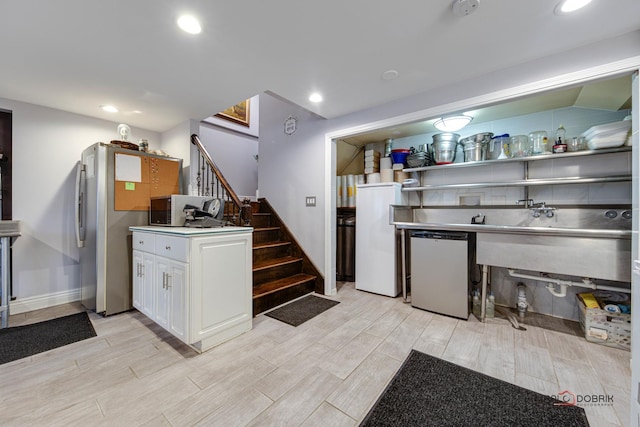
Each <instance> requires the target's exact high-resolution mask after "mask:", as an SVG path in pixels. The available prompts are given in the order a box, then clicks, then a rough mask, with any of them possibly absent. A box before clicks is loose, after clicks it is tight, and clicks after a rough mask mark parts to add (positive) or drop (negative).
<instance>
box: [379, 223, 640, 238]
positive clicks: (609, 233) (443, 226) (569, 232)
mask: <svg viewBox="0 0 640 427" xmlns="http://www.w3.org/2000/svg"><path fill="white" fill-rule="evenodd" d="M391 224H393V225H395V226H396V227H397V228H398V229H407V230H450V231H467V232H472V233H502V234H505V233H507V234H532V235H537V236H542V235H544V236H569V237H590V238H602V239H631V235H632V231H631V230H603V229H590V228H564V227H519V226H511V225H489V224H487V225H485V224H451V223H428V222H427V223H418V222H392V223H391Z"/></svg>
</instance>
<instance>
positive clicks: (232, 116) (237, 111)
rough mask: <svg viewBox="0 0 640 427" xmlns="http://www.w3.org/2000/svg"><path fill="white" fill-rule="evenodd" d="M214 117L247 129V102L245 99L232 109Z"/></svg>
mask: <svg viewBox="0 0 640 427" xmlns="http://www.w3.org/2000/svg"><path fill="white" fill-rule="evenodd" d="M215 117H219V118H221V119H224V120H228V121H230V122H233V123H237V124H239V125H242V126H246V127H249V100H248V99H245V100H244V101H242V102H240V103H238V104H236V105H234V106H233V107H229V108H227V109H226V110H224V111H222V112H220V113H218V114H216V115H215Z"/></svg>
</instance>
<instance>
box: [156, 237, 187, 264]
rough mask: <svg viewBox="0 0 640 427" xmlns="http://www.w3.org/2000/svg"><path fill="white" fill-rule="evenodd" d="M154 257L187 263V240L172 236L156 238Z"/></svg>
mask: <svg viewBox="0 0 640 427" xmlns="http://www.w3.org/2000/svg"><path fill="white" fill-rule="evenodd" d="M155 253H156V255H158V256H163V257H165V258H169V259H175V260H176V261H182V262H188V260H189V239H185V238H182V237H174V236H160V235H157V236H156V250H155Z"/></svg>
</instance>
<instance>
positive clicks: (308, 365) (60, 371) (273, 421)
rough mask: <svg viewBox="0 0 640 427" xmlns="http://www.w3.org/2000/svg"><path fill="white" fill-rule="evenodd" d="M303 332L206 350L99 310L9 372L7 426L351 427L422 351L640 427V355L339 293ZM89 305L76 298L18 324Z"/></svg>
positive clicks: (4, 375)
mask: <svg viewBox="0 0 640 427" xmlns="http://www.w3.org/2000/svg"><path fill="white" fill-rule="evenodd" d="M334 298H335V299H336V300H339V301H340V302H341V304H338V305H337V306H335V307H333V308H332V309H330V310H329V311H327V312H325V313H323V314H321V315H319V316H318V317H316V318H314V319H312V320H310V321H308V322H306V323H304V324H303V325H301V326H299V327H297V328H295V327H292V326H289V325H287V324H285V323H281V322H279V321H277V320H274V319H272V318H270V317H266V316H264V315H260V316H257V317H256V318H255V319H254V324H253V330H251V331H250V332H248V333H246V334H244V335H242V336H240V337H238V338H235V339H233V340H231V341H229V342H227V343H225V344H222V345H220V346H218V347H216V348H214V349H212V350H210V351H208V352H206V353H204V354H201V355H198V354H196V353H195V352H194V351H192V350H191V349H190V348H189V347H187V346H184V345H182V344H181V343H180V342H179V341H178V340H177V339H175V338H173V337H172V336H171V335H169V334H168V333H166V332H164V331H163V330H162V329H161V328H159V327H157V326H155V324H154V323H153V322H151V321H149V320H148V319H147V318H146V317H145V316H143V315H142V314H140V313H138V312H136V311H132V312H128V313H124V314H120V315H116V316H111V317H107V318H104V317H101V316H98V315H95V314H91V320H92V322H93V324H94V327H95V329H96V332H97V334H98V336H97V337H95V338H91V339H88V340H85V341H82V342H78V343H75V344H71V345H69V346H66V347H62V348H59V349H55V350H52V351H49V352H46V353H41V354H38V355H35V356H32V357H29V358H25V359H21V360H17V361H14V362H11V363H8V364H4V365H1V366H0V384H1V387H0V389H1V393H0V425H2V426H40V425H42V426H58V425H59V426H73V425H83V426H84V425H105V426H138V425H140V426H142V425H144V426H191V425H203V426H214V425H220V426H243V425H251V426H298V425H303V426H323V427H324V426H353V425H357V424H358V423H359V422H360V421H361V420H362V418H363V417H364V416H365V415H366V413H367V411H368V410H369V409H370V408H371V406H372V405H373V404H374V402H375V401H376V399H377V398H378V396H379V395H380V394H381V393H382V391H383V390H384V388H385V386H386V385H387V383H388V382H389V381H390V379H391V378H392V377H393V375H394V373H395V372H396V371H397V370H398V368H399V367H400V365H401V364H402V361H403V360H404V359H405V357H406V356H407V355H408V353H409V352H410V350H411V349H416V350H419V351H422V352H425V353H429V354H431V355H434V356H437V357H441V358H443V359H446V360H449V361H451V362H454V363H457V364H459V365H462V366H466V367H468V368H471V369H475V370H478V371H481V372H484V373H486V374H487V375H491V376H494V377H497V378H500V379H502V380H505V381H508V382H511V383H514V384H518V385H520V386H522V387H526V388H529V389H532V390H535V391H537V392H540V393H543V394H547V395H551V394H557V393H558V392H561V391H563V390H570V391H572V392H574V393H576V394H578V395H594V394H595V395H598V394H606V395H612V396H613V404H612V405H610V406H585V410H586V412H587V414H588V417H589V422H590V423H591V425H592V426H616V425H625V426H626V425H629V419H628V418H629V415H628V412H629V399H630V397H629V388H630V379H631V371H630V363H629V356H630V355H629V352H626V351H623V350H616V349H611V348H608V347H603V346H600V345H597V344H592V343H588V342H587V341H585V340H584V338H582V337H579V336H576V335H574V334H565V333H560V332H557V331H551V330H548V329H542V328H539V327H536V326H530V325H527V331H518V330H515V329H513V328H512V327H511V325H510V324H509V323H508V322H507V321H506V320H503V319H497V318H496V319H489V321H488V322H487V323H485V324H483V323H480V322H478V321H477V320H475V318H473V317H472V318H471V319H470V320H469V321H466V322H465V321H459V320H455V319H452V318H448V317H444V316H439V315H435V314H431V313H429V312H426V311H422V310H418V309H414V308H412V307H411V306H410V305H408V304H405V303H403V301H402V299H401V298H395V299H392V298H387V297H382V296H378V295H373V294H369V293H365V292H361V291H356V290H355V289H354V287H353V284H351V283H346V284H344V285H342V286H341V287H340V290H339V292H338V294H337V295H336V296H335V297H334ZM78 310H82V308H81V307H80V306H79V305H78V304H67V305H64V306H59V307H55V308H51V309H47V310H42V311H39V312H32V313H25V314H21V315H17V316H13V317H12V318H11V319H10V322H11V323H10V324H11V325H12V326H17V325H19V324H26V323H31V322H34V321H40V320H44V319H46V318H51V317H57V316H62V315H66V314H70V313H73V312H77V311H78Z"/></svg>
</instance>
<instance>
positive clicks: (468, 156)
mask: <svg viewBox="0 0 640 427" xmlns="http://www.w3.org/2000/svg"><path fill="white" fill-rule="evenodd" d="M492 136H493V133H492V132H482V133H477V134H475V135H471V136H468V137H466V138H462V139H461V140H460V144H461V145H462V147H463V150H464V161H465V162H481V161H483V160H485V158H486V155H487V144H488V143H489V141H490V140H491V137H492Z"/></svg>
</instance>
